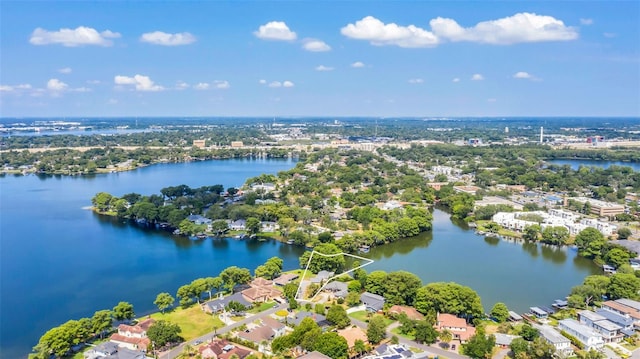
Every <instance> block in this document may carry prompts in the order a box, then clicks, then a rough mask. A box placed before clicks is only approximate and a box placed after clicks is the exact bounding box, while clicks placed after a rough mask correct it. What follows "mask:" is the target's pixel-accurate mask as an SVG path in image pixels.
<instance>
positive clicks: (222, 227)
mask: <svg viewBox="0 0 640 359" xmlns="http://www.w3.org/2000/svg"><path fill="white" fill-rule="evenodd" d="M211 230H212V231H213V233H215V234H216V235H217V236H221V235H223V234H224V233H226V232H227V231H228V230H229V224H227V221H223V220H218V221H213V223H211Z"/></svg>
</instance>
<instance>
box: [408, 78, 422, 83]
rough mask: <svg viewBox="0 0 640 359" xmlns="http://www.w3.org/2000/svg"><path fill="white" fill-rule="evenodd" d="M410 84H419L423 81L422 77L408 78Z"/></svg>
mask: <svg viewBox="0 0 640 359" xmlns="http://www.w3.org/2000/svg"><path fill="white" fill-rule="evenodd" d="M408 82H409V83H410V84H421V83H424V80H423V79H409V81H408Z"/></svg>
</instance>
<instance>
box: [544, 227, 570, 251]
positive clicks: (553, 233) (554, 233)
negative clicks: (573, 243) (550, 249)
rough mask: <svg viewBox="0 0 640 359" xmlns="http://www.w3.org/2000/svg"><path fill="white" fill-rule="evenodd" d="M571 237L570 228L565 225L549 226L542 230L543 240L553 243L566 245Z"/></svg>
mask: <svg viewBox="0 0 640 359" xmlns="http://www.w3.org/2000/svg"><path fill="white" fill-rule="evenodd" d="M568 239H569V230H568V229H567V228H566V227H563V226H555V227H553V226H548V227H545V229H544V230H543V231H542V242H544V243H548V244H553V245H558V246H561V245H564V244H566V243H567V240H568Z"/></svg>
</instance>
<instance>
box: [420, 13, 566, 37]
mask: <svg viewBox="0 0 640 359" xmlns="http://www.w3.org/2000/svg"><path fill="white" fill-rule="evenodd" d="M429 24H430V25H431V30H432V31H433V33H434V34H435V35H437V36H438V37H439V38H442V39H446V40H449V41H454V42H455V41H471V42H478V43H484V44H493V45H510V44H517V43H523V42H541V41H568V40H575V39H577V38H578V32H577V30H576V29H575V28H573V27H570V26H565V24H564V22H562V21H561V20H558V19H556V18H554V17H551V16H544V15H537V14H533V13H526V12H525V13H518V14H515V15H513V16H509V17H504V18H502V19H498V20H490V21H483V22H479V23H478V24H476V25H475V26H473V27H468V28H463V27H461V26H460V25H459V24H458V23H457V22H456V21H455V20H453V19H447V18H441V17H438V18H435V19H433V20H431V21H430V22H429Z"/></svg>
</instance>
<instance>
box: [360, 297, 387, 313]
mask: <svg viewBox="0 0 640 359" xmlns="http://www.w3.org/2000/svg"><path fill="white" fill-rule="evenodd" d="M360 301H361V302H362V304H364V305H365V307H367V310H368V311H370V312H378V311H381V310H382V307H384V301H385V300H384V297H383V296H380V295H377V294H373V293H369V292H364V293H362V294H360Z"/></svg>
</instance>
